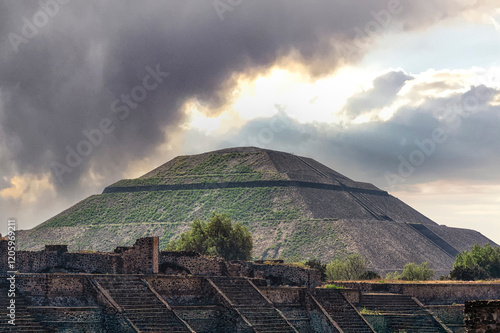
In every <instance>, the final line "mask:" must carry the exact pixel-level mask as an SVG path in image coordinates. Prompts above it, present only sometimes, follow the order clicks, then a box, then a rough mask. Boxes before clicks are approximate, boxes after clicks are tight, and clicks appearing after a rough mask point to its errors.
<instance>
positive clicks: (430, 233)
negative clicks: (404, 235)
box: [408, 223, 459, 259]
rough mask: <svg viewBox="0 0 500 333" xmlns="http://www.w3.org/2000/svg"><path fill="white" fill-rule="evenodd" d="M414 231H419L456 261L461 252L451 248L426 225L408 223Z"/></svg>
mask: <svg viewBox="0 0 500 333" xmlns="http://www.w3.org/2000/svg"><path fill="white" fill-rule="evenodd" d="M408 224H409V225H410V226H411V227H412V228H413V229H415V230H417V231H418V232H419V233H420V234H422V235H423V236H424V237H426V238H427V239H429V240H430V241H431V242H433V243H434V244H435V245H436V246H437V247H439V248H440V249H441V250H443V251H444V252H446V254H448V255H449V256H450V257H452V258H453V259H455V257H456V256H457V255H458V254H459V251H458V250H457V249H455V248H454V247H453V246H451V245H450V244H449V243H448V242H446V241H445V240H444V239H442V238H441V237H439V236H438V235H436V234H435V233H434V232H433V231H432V230H430V229H429V228H427V227H426V226H425V225H423V224H421V223H408Z"/></svg>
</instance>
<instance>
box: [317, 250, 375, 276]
mask: <svg viewBox="0 0 500 333" xmlns="http://www.w3.org/2000/svg"><path fill="white" fill-rule="evenodd" d="M367 268H368V261H367V260H366V259H365V258H363V257H362V256H361V255H359V254H352V255H350V256H348V257H347V258H346V259H336V260H334V261H332V262H331V263H329V264H328V265H326V269H325V274H326V277H327V279H329V280H357V279H360V277H361V276H362V275H363V273H365V271H366V270H367Z"/></svg>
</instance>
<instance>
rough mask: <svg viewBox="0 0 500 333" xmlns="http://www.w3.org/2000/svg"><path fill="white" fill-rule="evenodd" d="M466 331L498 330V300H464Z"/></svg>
mask: <svg viewBox="0 0 500 333" xmlns="http://www.w3.org/2000/svg"><path fill="white" fill-rule="evenodd" d="M464 312H465V326H466V327H467V332H474V333H489V332H500V300H494V301H472V302H465V310H464Z"/></svg>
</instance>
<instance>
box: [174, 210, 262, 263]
mask: <svg viewBox="0 0 500 333" xmlns="http://www.w3.org/2000/svg"><path fill="white" fill-rule="evenodd" d="M252 248H253V241H252V235H251V234H250V232H249V231H248V229H247V228H246V227H245V226H243V225H242V224H241V223H236V224H233V223H232V222H231V219H230V218H229V216H228V215H227V214H215V213H213V214H212V216H211V217H210V220H209V221H208V222H203V221H200V220H194V221H193V223H192V224H191V228H190V230H188V231H186V232H184V233H183V234H181V236H180V237H179V239H177V240H175V241H170V243H169V244H168V245H167V247H166V250H167V251H196V252H199V253H201V254H207V255H217V256H220V257H222V258H224V259H226V260H250V259H251V258H252Z"/></svg>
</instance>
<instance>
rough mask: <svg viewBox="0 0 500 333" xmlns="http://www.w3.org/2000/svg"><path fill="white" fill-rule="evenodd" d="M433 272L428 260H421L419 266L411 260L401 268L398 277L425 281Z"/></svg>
mask: <svg viewBox="0 0 500 333" xmlns="http://www.w3.org/2000/svg"><path fill="white" fill-rule="evenodd" d="M434 274H435V273H434V271H433V270H432V269H431V268H430V267H429V263H428V262H423V263H422V264H421V265H420V266H419V265H417V264H415V263H412V262H411V263H409V264H406V265H405V267H404V268H403V273H401V277H400V279H401V280H406V281H427V280H430V279H431V277H433V276H434Z"/></svg>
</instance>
